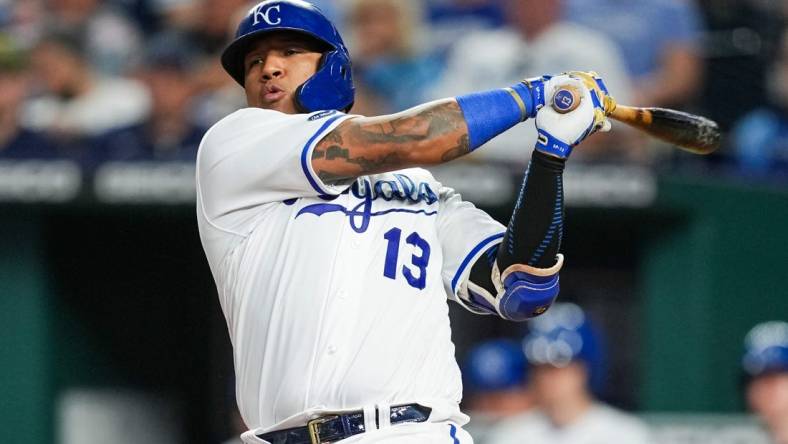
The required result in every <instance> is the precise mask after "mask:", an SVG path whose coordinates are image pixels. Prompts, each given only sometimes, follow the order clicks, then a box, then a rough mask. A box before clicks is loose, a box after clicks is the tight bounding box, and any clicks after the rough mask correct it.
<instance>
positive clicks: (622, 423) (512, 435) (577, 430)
mask: <svg viewBox="0 0 788 444" xmlns="http://www.w3.org/2000/svg"><path fill="white" fill-rule="evenodd" d="M524 442H527V443H528V444H610V443H622V444H623V443H626V444H648V443H651V442H652V441H651V437H650V434H649V430H648V428H647V427H646V425H645V424H644V423H642V422H641V421H640V420H638V419H637V418H635V417H634V416H631V415H628V414H626V413H624V412H621V411H619V410H616V409H613V408H612V407H609V406H607V405H604V404H599V403H597V404H594V405H593V406H592V407H591V408H590V409H589V410H588V411H587V412H586V413H585V414H584V415H583V416H582V417H580V418H579V419H578V420H577V421H575V422H574V423H572V424H570V425H568V426H565V427H557V426H556V425H555V424H553V423H552V422H551V421H550V419H549V418H548V417H547V416H546V415H545V414H544V413H542V412H540V411H539V410H533V411H529V412H526V413H522V414H519V415H515V416H512V417H511V418H508V419H505V420H503V421H501V422H500V423H498V425H497V426H496V427H495V428H494V429H493V430H492V431H491V432H490V434H489V435H488V437H487V439H486V440H485V443H487V444H521V443H524Z"/></svg>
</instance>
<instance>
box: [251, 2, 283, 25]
mask: <svg viewBox="0 0 788 444" xmlns="http://www.w3.org/2000/svg"><path fill="white" fill-rule="evenodd" d="M279 6H280V5H274V6H269V7H268V8H267V9H266V10H265V11H263V10H262V9H263V7H262V6H258V7H257V8H255V10H254V12H253V13H252V14H254V23H252V25H253V26H256V25H257V24H258V23H260V19H261V18H262V19H263V21H264V22H266V23H268V24H269V25H278V24H280V23H282V17H281V16H279ZM273 11H276V16H271V12H273Z"/></svg>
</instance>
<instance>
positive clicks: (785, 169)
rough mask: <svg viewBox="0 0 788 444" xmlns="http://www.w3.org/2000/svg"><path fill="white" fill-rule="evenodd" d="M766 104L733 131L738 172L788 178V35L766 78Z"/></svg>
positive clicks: (747, 116) (752, 112)
mask: <svg viewBox="0 0 788 444" xmlns="http://www.w3.org/2000/svg"><path fill="white" fill-rule="evenodd" d="M766 83H767V88H768V95H767V97H768V98H769V103H766V104H764V106H762V107H761V108H758V109H755V110H753V111H751V112H750V113H748V114H746V115H745V116H744V117H743V118H742V119H741V120H740V121H739V122H738V123H737V124H736V125H735V127H734V129H733V134H732V135H733V137H732V141H733V145H734V146H733V147H734V155H735V159H736V164H737V167H738V169H739V170H740V171H741V172H743V173H745V174H748V175H763V174H767V173H774V174H780V175H783V176H785V175H786V174H788V31H786V32H785V34H784V35H783V39H782V45H781V47H780V49H779V51H778V52H777V54H776V58H775V59H774V64H773V66H772V67H771V68H770V70H769V73H768V77H767V82H766Z"/></svg>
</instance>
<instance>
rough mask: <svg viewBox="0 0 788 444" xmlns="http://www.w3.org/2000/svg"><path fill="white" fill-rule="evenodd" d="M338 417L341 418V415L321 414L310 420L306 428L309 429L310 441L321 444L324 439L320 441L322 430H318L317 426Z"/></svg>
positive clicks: (313, 443)
mask: <svg viewBox="0 0 788 444" xmlns="http://www.w3.org/2000/svg"><path fill="white" fill-rule="evenodd" d="M336 418H339V415H328V416H321V417H319V418H315V419H312V420H310V421H308V422H307V423H306V428H307V429H308V430H309V442H311V443H312V444H321V443H322V441H320V431H319V430H317V426H319V425H320V424H323V423H324V422H328V421H331V420H332V419H336Z"/></svg>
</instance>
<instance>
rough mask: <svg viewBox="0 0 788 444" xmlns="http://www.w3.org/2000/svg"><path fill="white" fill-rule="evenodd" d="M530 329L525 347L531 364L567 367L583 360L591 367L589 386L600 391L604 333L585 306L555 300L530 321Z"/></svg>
mask: <svg viewBox="0 0 788 444" xmlns="http://www.w3.org/2000/svg"><path fill="white" fill-rule="evenodd" d="M528 329H529V333H528V334H527V335H526V336H525V339H523V350H524V351H525V358H526V360H527V361H528V363H529V364H531V365H550V366H553V367H566V366H567V365H569V364H570V363H571V362H574V361H582V362H584V363H585V364H586V366H587V367H588V372H589V385H590V387H591V388H592V389H593V390H594V391H600V389H601V387H602V385H603V380H604V354H603V347H602V342H601V336H600V335H599V334H597V332H596V329H595V328H594V326H593V325H592V323H591V320H590V319H589V318H588V316H587V315H586V313H585V312H584V311H583V309H582V308H580V307H579V306H577V305H575V304H572V303H559V304H554V305H553V306H552V307H551V308H550V309H549V310H547V312H546V313H545V314H543V315H541V316H539V317H536V318H533V319H531V320H530V321H528Z"/></svg>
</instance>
